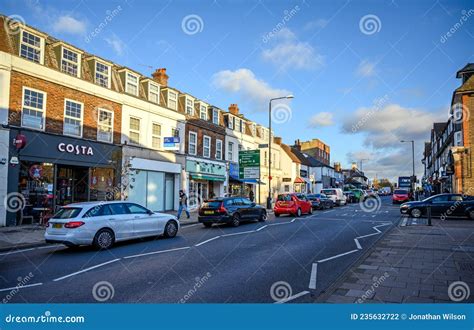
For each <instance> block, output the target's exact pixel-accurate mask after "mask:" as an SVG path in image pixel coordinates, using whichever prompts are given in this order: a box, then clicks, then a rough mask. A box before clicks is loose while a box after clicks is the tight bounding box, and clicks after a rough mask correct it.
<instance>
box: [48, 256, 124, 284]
mask: <svg viewBox="0 0 474 330" xmlns="http://www.w3.org/2000/svg"><path fill="white" fill-rule="evenodd" d="M119 260H120V258H117V259H114V260H110V261H107V262H103V263H101V264H98V265H95V266H92V267H89V268H86V269H83V270H80V271H77V272H75V273H72V274H69V275H65V276H62V277H58V278H55V279H54V280H53V282H57V281H61V280H64V279H66V278H68V277H71V276H75V275H79V274H82V273H85V272H88V271H89V270H92V269H96V268H99V267H102V266H105V265H108V264H111V263H113V262H116V261H119Z"/></svg>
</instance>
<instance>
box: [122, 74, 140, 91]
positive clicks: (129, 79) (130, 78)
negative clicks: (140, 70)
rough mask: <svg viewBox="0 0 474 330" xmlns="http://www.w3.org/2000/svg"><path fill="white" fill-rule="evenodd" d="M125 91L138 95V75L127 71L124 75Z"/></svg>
mask: <svg viewBox="0 0 474 330" xmlns="http://www.w3.org/2000/svg"><path fill="white" fill-rule="evenodd" d="M125 92H126V93H129V94H132V95H135V96H138V76H137V75H134V74H133V73H130V72H127V73H126V75H125Z"/></svg>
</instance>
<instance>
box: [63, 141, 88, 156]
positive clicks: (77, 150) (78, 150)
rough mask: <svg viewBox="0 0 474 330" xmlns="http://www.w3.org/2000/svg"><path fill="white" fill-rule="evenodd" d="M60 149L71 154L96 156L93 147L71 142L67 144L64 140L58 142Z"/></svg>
mask: <svg viewBox="0 0 474 330" xmlns="http://www.w3.org/2000/svg"><path fill="white" fill-rule="evenodd" d="M58 150H59V151H61V152H67V153H70V154H76V155H87V156H94V151H93V150H92V147H88V146H80V145H77V144H76V145H74V144H71V143H68V144H66V143H64V142H61V143H60V144H58Z"/></svg>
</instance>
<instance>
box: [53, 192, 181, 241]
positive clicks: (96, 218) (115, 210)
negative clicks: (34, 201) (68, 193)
mask: <svg viewBox="0 0 474 330" xmlns="http://www.w3.org/2000/svg"><path fill="white" fill-rule="evenodd" d="M179 227H180V226H179V221H178V220H177V219H176V217H175V216H174V215H170V214H165V213H157V212H153V211H151V210H149V209H147V208H145V207H143V206H141V205H139V204H136V203H129V202H119V201H117V202H85V203H73V204H69V205H67V206H63V207H61V208H60V209H59V211H58V212H57V213H56V214H55V215H53V217H52V218H50V219H49V221H48V222H47V224H46V232H45V234H44V238H45V240H46V242H47V243H62V244H64V245H66V246H69V247H73V246H77V245H93V246H95V247H96V248H99V249H108V248H110V247H111V246H112V245H113V244H114V243H115V242H119V241H124V240H130V239H134V238H141V237H147V236H158V235H163V236H165V237H175V236H176V234H177V233H178V230H179Z"/></svg>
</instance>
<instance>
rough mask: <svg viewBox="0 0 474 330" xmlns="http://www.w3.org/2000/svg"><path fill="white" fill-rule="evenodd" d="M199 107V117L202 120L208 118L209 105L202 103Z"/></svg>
mask: <svg viewBox="0 0 474 330" xmlns="http://www.w3.org/2000/svg"><path fill="white" fill-rule="evenodd" d="M199 108H200V109H199V112H200V113H199V118H201V119H202V120H207V107H206V106H205V105H201V106H200V107H199Z"/></svg>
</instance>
